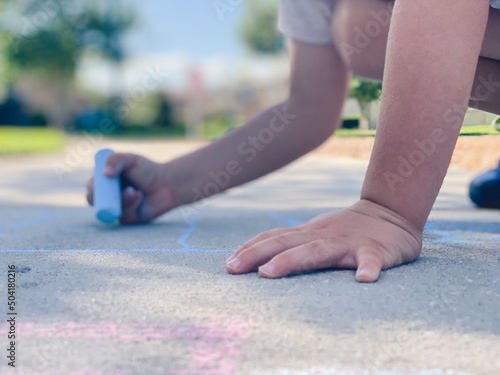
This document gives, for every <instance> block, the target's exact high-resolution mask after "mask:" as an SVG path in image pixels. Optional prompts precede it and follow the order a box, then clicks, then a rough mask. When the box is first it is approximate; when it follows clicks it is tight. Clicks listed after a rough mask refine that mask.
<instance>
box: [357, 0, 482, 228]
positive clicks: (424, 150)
mask: <svg viewBox="0 0 500 375" xmlns="http://www.w3.org/2000/svg"><path fill="white" fill-rule="evenodd" d="M488 11H489V2H488V0H475V1H470V0H441V1H435V0H414V1H398V2H396V5H395V9H394V14H393V20H392V25H391V32H390V35H389V42H388V50H387V58H386V65H385V73H384V92H383V97H382V112H381V117H380V125H379V129H378V131H377V137H376V142H375V147H374V151H373V154H372V158H371V162H370V167H369V169H368V173H367V176H366V179H365V184H364V187H363V191H362V199H367V200H371V201H374V202H376V203H379V204H381V205H383V206H385V207H388V208H390V209H392V210H393V211H395V212H397V213H399V214H400V215H402V216H403V217H404V218H406V219H407V220H409V221H410V222H411V223H413V224H414V225H415V226H416V227H417V228H419V229H423V227H424V225H425V222H426V220H427V217H428V215H429V213H430V210H431V208H432V205H433V203H434V201H435V199H436V196H437V194H438V192H439V189H440V187H441V184H442V182H443V179H444V176H445V175H446V171H447V168H448V165H449V162H450V159H451V156H452V153H453V149H454V147H455V144H456V140H457V138H458V135H459V131H460V127H461V125H462V121H463V117H464V115H465V112H466V110H467V102H468V99H469V96H470V92H471V88H472V83H473V79H474V73H475V70H476V66H477V61H478V56H479V53H480V48H481V44H482V40H483V37H484V32H485V28H486V23H487V18H488Z"/></svg>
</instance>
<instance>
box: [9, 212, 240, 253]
mask: <svg viewBox="0 0 500 375" xmlns="http://www.w3.org/2000/svg"><path fill="white" fill-rule="evenodd" d="M46 216H48V215H46ZM37 220H38V221H36V224H37V223H38V222H40V218H39V219H37ZM34 222H35V220H31V221H27V222H24V223H34ZM21 224H23V223H20V224H18V225H17V226H16V229H17V228H18V227H19V225H21ZM33 225H34V224H33ZM26 226H29V225H26ZM24 227H25V226H24ZM195 230H196V218H192V219H190V220H189V222H188V228H187V230H186V231H185V232H184V233H183V235H182V236H181V237H179V239H178V240H177V242H178V243H179V244H180V245H181V246H182V247H183V248H182V249H128V250H127V249H30V250H21V249H7V250H2V249H0V253H154V252H163V253H232V252H234V251H235V250H233V249H192V248H191V246H189V245H188V243H187V242H186V241H187V240H188V239H189V237H191V235H192V234H193V233H194V232H195ZM0 233H1V232H0Z"/></svg>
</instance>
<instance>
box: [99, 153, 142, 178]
mask: <svg viewBox="0 0 500 375" xmlns="http://www.w3.org/2000/svg"><path fill="white" fill-rule="evenodd" d="M138 160H139V156H137V155H134V154H118V153H117V154H111V155H110V156H109V157H108V160H107V161H106V166H105V167H104V174H105V175H106V176H108V177H115V176H119V175H120V174H122V173H123V172H126V171H127V170H128V169H130V168H132V167H133V166H134V165H135V163H137V161H138Z"/></svg>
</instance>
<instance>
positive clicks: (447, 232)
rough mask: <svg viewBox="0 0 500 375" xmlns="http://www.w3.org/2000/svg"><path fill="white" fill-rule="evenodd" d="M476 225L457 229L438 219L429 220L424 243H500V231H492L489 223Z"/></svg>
mask: <svg viewBox="0 0 500 375" xmlns="http://www.w3.org/2000/svg"><path fill="white" fill-rule="evenodd" d="M484 225H485V226H484V227H481V225H476V227H475V228H473V227H470V228H469V229H468V230H457V229H452V228H450V225H445V224H444V223H442V222H440V221H437V220H429V222H428V223H427V225H426V226H425V232H424V245H439V244H458V245H481V244H500V231H498V228H497V231H498V234H497V233H492V232H491V231H490V230H489V228H487V227H486V225H487V224H484Z"/></svg>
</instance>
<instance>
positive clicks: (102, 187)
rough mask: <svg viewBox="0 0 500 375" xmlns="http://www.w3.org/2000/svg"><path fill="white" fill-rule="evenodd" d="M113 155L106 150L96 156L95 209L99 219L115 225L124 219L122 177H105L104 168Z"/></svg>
mask: <svg viewBox="0 0 500 375" xmlns="http://www.w3.org/2000/svg"><path fill="white" fill-rule="evenodd" d="M111 154H113V151H112V150H110V149H104V150H100V151H99V152H98V153H97V154H96V155H95V171H94V207H95V212H96V216H97V218H98V219H99V220H100V221H102V222H103V223H113V222H115V221H116V220H119V219H120V218H121V217H122V197H121V183H120V176H116V177H107V176H105V175H104V167H105V166H106V161H107V160H108V157H109V155H111Z"/></svg>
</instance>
